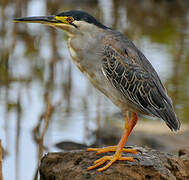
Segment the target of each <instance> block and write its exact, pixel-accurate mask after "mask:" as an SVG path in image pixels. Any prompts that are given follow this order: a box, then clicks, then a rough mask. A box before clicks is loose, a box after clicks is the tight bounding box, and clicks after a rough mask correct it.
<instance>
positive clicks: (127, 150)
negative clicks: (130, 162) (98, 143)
mask: <svg viewBox="0 0 189 180" xmlns="http://www.w3.org/2000/svg"><path fill="white" fill-rule="evenodd" d="M116 150H117V146H108V147H104V148H88V149H87V151H96V154H101V153H105V152H115V151H116ZM121 151H122V152H125V153H132V154H137V153H138V152H140V153H141V151H140V150H138V149H130V148H123V149H122V150H121Z"/></svg>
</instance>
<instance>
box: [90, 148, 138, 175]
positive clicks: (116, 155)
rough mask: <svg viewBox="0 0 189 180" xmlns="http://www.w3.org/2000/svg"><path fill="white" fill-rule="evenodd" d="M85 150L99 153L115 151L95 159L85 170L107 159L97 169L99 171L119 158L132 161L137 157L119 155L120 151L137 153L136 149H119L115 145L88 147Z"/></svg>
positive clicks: (95, 166) (97, 165)
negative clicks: (112, 153) (110, 154)
mask: <svg viewBox="0 0 189 180" xmlns="http://www.w3.org/2000/svg"><path fill="white" fill-rule="evenodd" d="M87 151H97V154H101V153H104V152H112V151H116V153H115V154H114V155H113V156H104V157H102V158H100V159H98V160H96V161H95V162H94V165H93V166H90V167H88V168H87V170H91V169H94V168H97V167H99V166H101V165H102V164H104V163H105V162H106V161H109V162H108V163H107V164H106V165H105V166H104V167H102V168H99V169H98V171H99V172H100V171H104V170H106V169H107V168H109V167H110V166H111V165H112V164H113V163H114V162H115V161H117V160H121V161H123V160H124V161H131V162H133V161H134V160H135V159H137V158H133V157H122V156H121V154H122V152H126V153H132V154H137V150H136V149H126V148H123V149H121V150H117V146H109V147H105V148H88V149H87Z"/></svg>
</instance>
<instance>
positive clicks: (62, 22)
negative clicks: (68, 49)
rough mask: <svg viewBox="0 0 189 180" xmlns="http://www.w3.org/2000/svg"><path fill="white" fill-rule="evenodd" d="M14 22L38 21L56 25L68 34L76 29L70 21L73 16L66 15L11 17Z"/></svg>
mask: <svg viewBox="0 0 189 180" xmlns="http://www.w3.org/2000/svg"><path fill="white" fill-rule="evenodd" d="M13 21H14V22H24V23H40V24H45V25H49V26H52V27H57V28H61V29H63V30H65V31H66V32H67V33H68V34H69V35H70V36H71V35H72V34H73V33H74V32H75V31H76V28H75V27H76V26H75V25H74V24H73V23H72V21H73V18H72V17H68V16H56V15H52V16H36V17H21V18H15V19H13Z"/></svg>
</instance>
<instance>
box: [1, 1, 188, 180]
mask: <svg viewBox="0 0 189 180" xmlns="http://www.w3.org/2000/svg"><path fill="white" fill-rule="evenodd" d="M75 9H79V10H84V11H87V12H89V13H90V14H91V15H93V16H95V17H96V18H97V19H99V20H100V21H101V22H102V23H103V24H105V25H106V26H109V27H112V28H114V29H117V30H118V31H120V32H122V33H124V34H125V36H127V37H128V38H129V39H131V40H132V41H133V42H134V43H135V45H136V46H137V47H138V48H139V49H140V50H141V51H142V52H143V53H144V54H145V56H146V57H147V58H148V59H149V61H150V62H151V63H152V64H153V66H154V68H155V69H156V71H157V72H158V74H159V76H160V78H161V79H162V81H163V83H164V84H165V86H166V88H167V91H168V94H169V95H170V97H171V98H172V100H173V103H174V108H175V111H176V113H177V116H178V117H179V119H180V120H181V121H182V127H181V130H180V131H179V132H178V133H172V132H171V131H170V130H169V129H168V127H167V126H166V125H165V124H164V123H163V122H161V121H160V120H159V119H155V118H150V117H143V116H142V117H140V120H139V123H138V125H137V126H136V128H135V130H134V132H133V133H132V135H131V137H130V139H129V141H128V145H137V146H149V147H152V148H155V149H158V150H162V151H164V152H171V153H176V152H177V151H178V149H180V148H183V147H186V146H189V141H188V138H189V128H188V123H189V118H188V117H189V1H188V0H143V1H142V0H125V1H122V0H61V1H60V0H54V1H48V0H22V1H21V0H15V1H9V0H0V139H1V140H2V145H3V156H4V157H3V158H4V161H3V174H4V179H6V180H13V179H17V180H25V179H34V177H35V174H36V169H37V166H38V159H39V158H40V156H41V153H42V149H40V148H39V145H40V143H41V142H43V139H44V146H43V150H44V152H48V151H61V150H62V149H69V148H70V149H77V148H78V147H79V148H80V147H87V146H89V145H96V146H97V145H104V144H106V145H109V144H111V145H115V144H117V143H118V141H119V138H120V135H121V132H122V129H123V127H124V126H123V125H124V121H123V117H122V115H121V113H120V111H119V109H118V108H117V107H115V106H114V105H113V104H112V103H111V102H110V101H109V100H108V99H106V98H105V97H104V96H103V95H102V94H101V93H99V92H98V91H96V90H95V89H94V88H93V87H92V86H91V85H90V83H89V82H88V80H87V79H86V78H85V77H84V75H82V73H81V72H80V71H79V70H78V69H77V68H76V67H75V65H74V64H73V62H72V60H71V57H70V55H69V52H68V49H67V43H66V40H67V36H66V35H65V34H64V33H63V32H62V31H59V30H55V29H52V28H50V27H46V26H43V25H38V24H22V23H13V22H12V19H13V18H15V17H21V16H38V15H51V14H57V13H60V12H63V11H67V10H75ZM45 130H47V131H45ZM101 132H103V133H101ZM44 134H45V136H44ZM41 146H42V145H41Z"/></svg>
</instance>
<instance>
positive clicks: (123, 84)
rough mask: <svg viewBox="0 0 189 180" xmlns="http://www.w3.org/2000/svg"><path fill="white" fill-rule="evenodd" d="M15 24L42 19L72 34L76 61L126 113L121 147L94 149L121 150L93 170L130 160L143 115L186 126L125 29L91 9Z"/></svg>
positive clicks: (174, 126) (171, 125) (176, 127)
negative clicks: (131, 144)
mask: <svg viewBox="0 0 189 180" xmlns="http://www.w3.org/2000/svg"><path fill="white" fill-rule="evenodd" d="M14 22H25V23H40V24H44V25H48V26H52V27H55V28H58V29H61V30H63V31H64V32H65V33H66V34H67V35H68V40H67V41H68V49H69V52H70V55H71V58H72V60H73V61H74V63H75V65H76V66H77V67H78V68H79V70H80V71H81V72H82V73H83V74H85V76H86V77H87V78H88V79H89V81H90V82H91V83H92V85H93V86H94V87H95V88H96V89H98V90H99V91H100V92H101V93H103V94H104V95H105V96H106V97H107V98H109V99H110V100H111V101H112V102H113V103H114V104H115V105H116V106H118V107H119V108H120V110H121V112H122V114H123V115H124V117H125V127H124V131H123V135H122V137H121V139H120V141H119V143H118V144H117V145H116V146H108V147H103V148H88V149H87V151H95V152H96V153H97V154H101V153H106V152H115V153H114V154H113V155H111V156H103V157H102V158H100V159H98V160H96V161H95V162H94V164H93V165H91V166H89V167H88V170H92V169H96V168H98V169H97V170H98V171H99V172H100V171H104V170H106V169H108V168H109V167H110V166H111V165H112V164H113V163H114V162H116V161H118V160H121V161H122V160H124V161H130V162H133V161H134V160H135V158H134V157H129V156H123V152H124V155H125V154H126V153H132V154H135V155H137V154H138V151H137V149H134V148H133V149H132V148H125V144H126V141H127V139H128V137H129V135H130V133H131V131H132V130H133V128H134V127H135V125H136V124H137V121H138V114H143V115H150V116H155V117H158V118H160V119H162V120H163V121H164V122H165V123H166V124H167V126H168V127H169V128H170V129H171V130H172V131H177V130H179V129H180V124H181V123H180V121H179V119H178V118H177V116H176V113H175V112H174V109H173V104H172V101H171V98H170V97H169V96H168V94H167V92H166V89H165V87H164V85H163V84H162V82H161V80H160V78H159V76H158V74H157V72H156V71H155V69H154V68H153V66H152V65H151V63H150V62H149V60H148V59H147V58H146V57H145V55H144V54H143V53H142V52H141V51H140V50H139V49H138V48H137V47H136V46H135V45H134V43H133V42H132V41H131V40H129V39H128V38H127V37H125V36H124V35H123V34H122V33H121V32H119V31H116V30H114V29H112V28H110V27H107V26H105V25H104V24H102V23H101V22H100V21H98V20H97V19H96V18H95V17H93V16H91V15H90V14H89V13H87V12H84V11H81V10H70V11H64V12H62V13H59V14H56V15H50V16H35V17H21V18H15V19H14Z"/></svg>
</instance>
